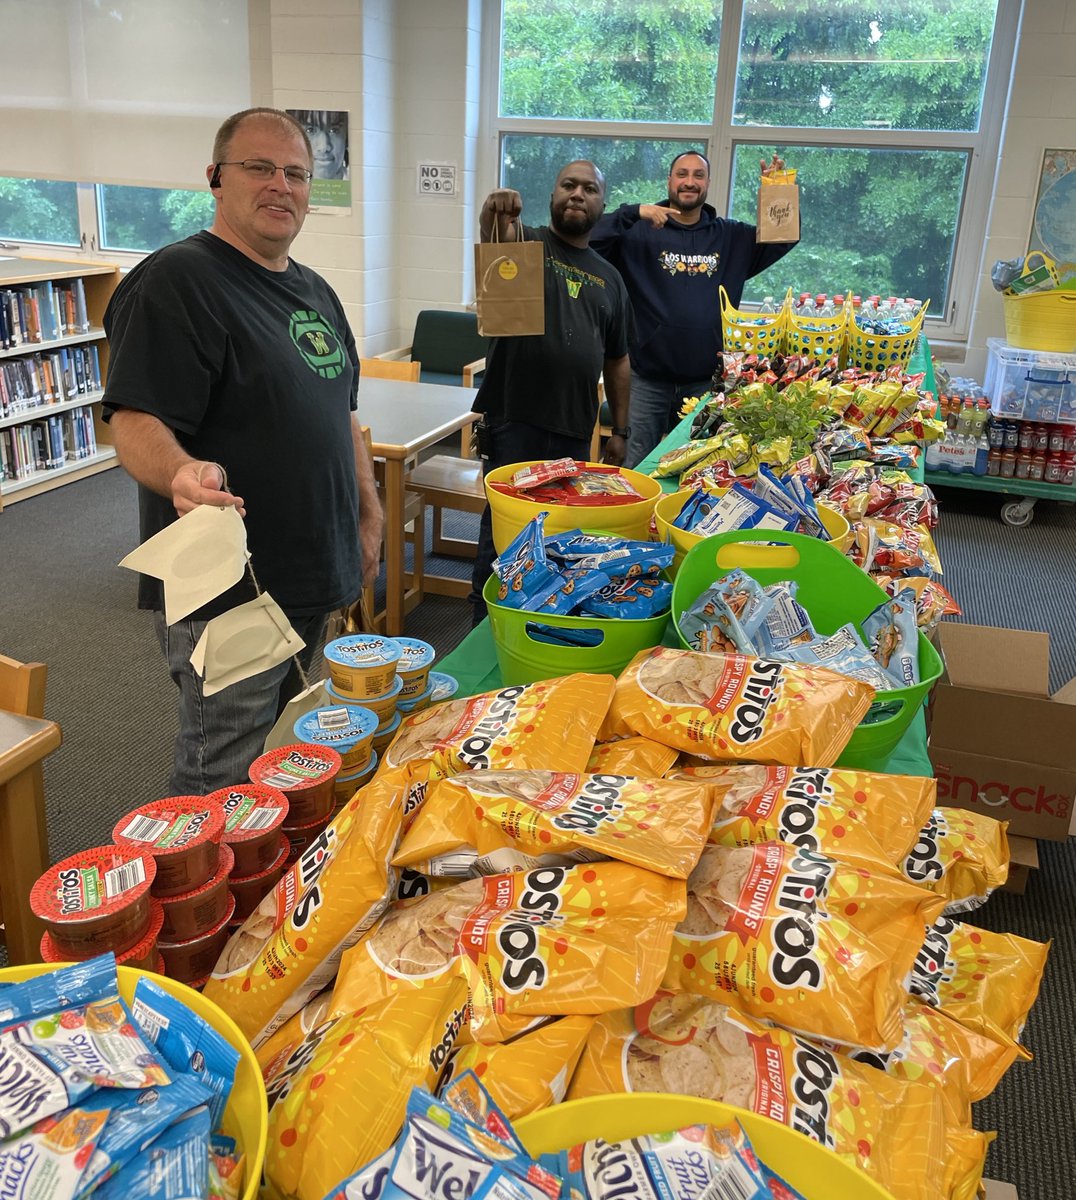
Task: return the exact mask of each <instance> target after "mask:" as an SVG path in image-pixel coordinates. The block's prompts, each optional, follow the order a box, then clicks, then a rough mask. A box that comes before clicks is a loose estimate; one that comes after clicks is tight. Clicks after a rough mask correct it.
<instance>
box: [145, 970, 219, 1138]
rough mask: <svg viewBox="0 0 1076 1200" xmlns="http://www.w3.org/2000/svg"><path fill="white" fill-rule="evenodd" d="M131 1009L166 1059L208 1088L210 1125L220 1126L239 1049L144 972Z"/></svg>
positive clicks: (176, 1068)
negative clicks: (210, 1097)
mask: <svg viewBox="0 0 1076 1200" xmlns="http://www.w3.org/2000/svg"><path fill="white" fill-rule="evenodd" d="M131 1010H132V1012H133V1014H134V1019H135V1020H136V1021H137V1022H138V1024H139V1026H140V1027H141V1028H142V1030H143V1031H144V1032H145V1034H146V1037H147V1038H148V1039H149V1040H150V1041H151V1042H152V1043H153V1044H154V1045H155V1046H156V1047H157V1049H158V1050H159V1051H160V1053H161V1054H162V1055H163V1057H164V1060H165V1062H167V1063H168V1065H169V1066H170V1067H171V1068H172V1069H173V1070H174V1071H178V1072H181V1073H182V1074H185V1075H193V1076H194V1077H195V1078H196V1079H197V1080H198V1082H199V1083H201V1084H203V1085H204V1086H205V1087H206V1088H208V1089H209V1092H210V1093H211V1096H212V1099H211V1100H210V1101H209V1111H210V1115H211V1117H212V1119H213V1129H214V1130H216V1129H219V1128H220V1123H221V1120H222V1118H223V1117H224V1109H225V1107H226V1106H227V1104H228V1097H229V1096H230V1095H231V1092H232V1087H233V1085H234V1084H235V1072H236V1070H237V1069H238V1067H239V1051H238V1050H236V1048H235V1047H234V1046H233V1045H232V1044H231V1042H229V1041H228V1040H227V1038H225V1037H224V1035H223V1034H221V1033H218V1031H217V1030H216V1029H214V1028H213V1026H212V1025H210V1024H209V1022H208V1021H207V1020H206V1019H205V1018H204V1017H200V1016H199V1015H198V1014H197V1013H196V1012H194V1011H192V1010H191V1009H189V1008H188V1007H187V1006H186V1005H185V1004H184V1003H183V1001H182V1000H177V999H176V997H175V996H173V995H172V994H171V993H170V992H166V991H165V990H164V988H162V987H161V986H160V985H159V984H156V983H154V982H153V981H152V980H151V979H149V978H148V977H146V976H143V977H142V978H141V979H139V981H138V984H137V986H136V987H135V993H134V999H133V1001H132V1003H131Z"/></svg>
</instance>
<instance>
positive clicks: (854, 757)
mask: <svg viewBox="0 0 1076 1200" xmlns="http://www.w3.org/2000/svg"><path fill="white" fill-rule="evenodd" d="M763 537H764V538H765V541H762V540H760V539H761V538H763ZM737 567H738V568H739V569H740V570H742V571H744V572H745V573H746V574H748V575H750V576H751V577H752V578H753V579H756V580H757V581H758V582H759V583H760V584H762V586H763V587H766V586H768V585H769V584H771V583H778V582H780V581H782V580H794V581H795V582H796V584H797V585H798V589H797V592H796V601H797V603H799V604H800V605H802V606H803V608H804V609H806V611H807V613H808V615H809V616H810V618H811V621H812V623H813V624H814V627H815V629H816V630H817V631H818V632H819V633H821V634H823V635H826V634H831V633H834V632H835V631H836V630H838V629H840V628H841V626H842V625H846V624H848V623H849V622H852V623H854V624H856V625H858V624H859V623H860V622H861V621H863V620H864V618H866V617H867V616H868V615H869V614H870V613H871V612H873V611H874V609H876V608H877V607H878V605H879V604H883V603H884V602H885V601H886V599H887V596H886V593H885V592H884V591H883V590H882V589H881V588H880V587H879V586H878V585H877V584H876V583H875V582H874V580H873V579H871V577H870V576H869V575H867V574H866V572H865V571H863V570H861V569H860V568H859V567H857V566H856V565H855V563H853V562H851V561H850V560H849V559H847V558H845V557H844V555H843V554H841V553H840V551H839V550H837V549H835V548H834V547H833V546H831V545H829V544H827V543H826V542H823V541H820V540H819V539H818V538H810V537H804V536H802V535H801V534H796V533H773V532H771V531H767V532H765V533H764V534H760V533H759V531H758V530H749V529H748V530H737V531H735V532H732V533H721V534H717V535H716V536H715V537H710V538H706V539H705V540H704V541H702V542H700V543H699V544H698V545H697V546H695V547H694V548H693V549H692V550H691V551H690V552H689V553H688V555H687V557H686V558H685V559H684V562H683V565H682V566H681V568H680V570H679V572H678V573H677V575H676V578H675V579H674V580H673V601H672V613H673V621H674V624H676V631H677V635H678V637H679V639H680V642H681V644H682V645H683V646H685V647H686V648H687V649H692V647H691V645H690V644H689V642H688V640H687V639H686V638H685V637H684V635H683V634H682V633H681V631H680V627H679V624H678V622H679V619H680V615H681V614H682V613H685V612H687V611H689V610H690V609H691V607H692V605H693V604H694V603H695V601H696V600H697V599H698V597H699V596H700V595H701V594H702V593H703V592H704V591H705V590H706V589H707V588H708V587H709V586H710V585H711V584H712V583H714V581H715V580H717V579H719V578H721V577H722V576H724V575H726V574H727V573H728V572H729V571H731V570H734V569H735V568H737ZM918 637H919V682H918V683H917V684H914V685H912V686H911V687H905V688H892V689H890V690H888V691H883V692H879V693H878V694H877V696H876V697H875V700H874V702H873V704H872V705H871V707H870V711H869V712H868V713H867V715H866V716H865V717H864V718H863V720H862V721H861V722H860V724H859V726H858V727H857V729H856V731H855V733H853V734H852V737H851V740H850V741H849V742H848V745H847V746H846V747H845V750H844V752H843V753H842V754H841V756H840V758H839V759H838V760H837V764H836V765H837V766H839V767H856V768H860V769H866V770H872V769H880V768H881V766H882V764H884V762H885V760H886V758H887V756H888V755H889V754H891V753H892V752H893V750H894V749H895V748H896V746H897V743H898V742H899V741H900V739H901V738H902V737H903V736H904V732H905V730H907V728H908V726H909V725H910V724H911V723H912V721H913V719H914V718H915V715H916V714H917V713H918V712H919V710H920V708H921V707H922V705H923V702H924V701H925V700H926V697H927V694H928V693H929V692H930V689H931V687H932V686H933V685H934V683H935V681H936V680H937V679H938V678H940V676H941V673H942V660H941V657H940V655H939V654H938V652H937V650H935V649H934V647H933V646H932V645H931V644H930V642H929V641H928V640H927V638H926V637H925V636H924V635H923V633H922V632H920V633H919V635H918Z"/></svg>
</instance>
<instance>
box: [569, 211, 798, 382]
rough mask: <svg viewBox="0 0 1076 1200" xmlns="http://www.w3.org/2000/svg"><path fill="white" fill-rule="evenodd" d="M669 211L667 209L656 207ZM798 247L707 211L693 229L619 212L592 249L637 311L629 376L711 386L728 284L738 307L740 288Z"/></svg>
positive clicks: (599, 231)
mask: <svg viewBox="0 0 1076 1200" xmlns="http://www.w3.org/2000/svg"><path fill="white" fill-rule="evenodd" d="M657 203H658V204H660V205H661V206H662V207H665V208H667V207H668V206H669V201H668V200H667V199H666V200H659V201H657ZM794 245H795V242H789V243H787V244H785V243H781V244H774V243H768V244H765V245H763V244H759V243H757V242H756V241H755V227H754V225H747V224H745V223H744V222H743V221H726V220H725V219H723V218H722V217H719V216H718V215H717V211H716V209H714V208H713V206H712V205H709V204H704V205H703V206H702V212H701V214H700V215H699V219H698V221H697V222H696V224H694V225H681V224H680V223H679V222H678V221H676V220H674V219H673V218H672V217H670V218H669V220H668V221H666V223H665V225H664V226H663V227H662V228H661V229H655V228H654V226H653V225H651V224H650V222H649V221H646V220H641V219H640V217H639V205H638V204H622V205H621V206H620V208H618V209H617V210H616V212H612V213H608V214H607V215H606V216H604V217H602V218H601V220H600V221H599V222H598V223H597V225H595V226H594V229H593V231H592V232H591V235H590V248H591V249H592V250H597V252H598V253H599V254H600V255H601V256H602V257H603V258H605V259H608V261H609V262H611V263H612V264H613V266H614V267H616V269H617V270H618V271H619V272H620V274H621V275H622V276H623V278H624V283H625V284H626V285H627V288H628V295H629V296H630V297H631V303H632V307H633V308H634V310H635V338H634V340H633V341H632V343H631V346H630V348H629V353H630V355H631V365H632V369H633V370H634V371H635V372H636V373H637V374H639V375H642V376H644V377H646V378H648V379H660V380H663V381H665V382H671V383H694V382H696V381H700V380H703V379H709V378H710V376H711V375H712V374H713V373H714V368H715V367H716V366H717V355H718V352H719V351H720V349H721V301H720V294H719V292H718V286H719V285H720V284H724V286H725V291H726V292H728V294H729V300H730V301H731V303H732V305H733V307H734V308H735V307H738V306H739V303H740V297H741V296H742V295H743V285H744V282H745V281H746V280H748V279H751V278H753V277H754V276H755V275H758V274H760V273H761V272H762V271H764V270H765V269H766V268H767V267H768V266H770V265H771V264H773V263H775V262H777V260H778V259H779V258H783V257H784V256H785V255H786V254H787V253H788V252H789V250H791V249H792V247H793V246H794Z"/></svg>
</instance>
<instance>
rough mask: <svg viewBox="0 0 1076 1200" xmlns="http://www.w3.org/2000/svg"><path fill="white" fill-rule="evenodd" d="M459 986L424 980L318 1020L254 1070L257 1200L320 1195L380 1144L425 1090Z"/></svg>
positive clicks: (448, 1041) (454, 1025) (462, 989)
mask: <svg viewBox="0 0 1076 1200" xmlns="http://www.w3.org/2000/svg"><path fill="white" fill-rule="evenodd" d="M466 1007H467V988H466V984H465V983H464V981H463V980H462V979H460V978H459V977H458V976H454V975H443V976H441V978H440V979H439V980H438V981H437V982H436V983H435V984H433V985H431V986H429V987H426V988H423V989H421V990H419V991H416V990H409V991H407V992H402V993H397V994H395V995H392V996H389V997H386V998H383V999H381V1000H377V1001H375V1002H373V1003H371V1004H370V1005H368V1006H364V1007H362V1008H360V1009H359V1010H357V1011H356V1012H354V1013H349V1014H347V1015H346V1016H342V1017H339V1018H337V1019H329V1020H326V1021H324V1022H323V1023H322V1024H321V1025H318V1026H317V1027H315V1028H314V1029H312V1030H311V1031H310V1032H309V1033H308V1034H307V1035H306V1036H305V1037H304V1038H302V1039H300V1040H299V1041H298V1042H297V1043H292V1044H290V1045H287V1046H282V1047H281V1049H280V1051H279V1052H278V1053H277V1055H276V1056H275V1057H274V1058H273V1060H272V1061H270V1062H268V1063H267V1064H266V1065H265V1066H264V1067H263V1071H262V1073H263V1075H264V1078H265V1088H266V1092H267V1093H268V1096H269V1141H268V1146H267V1148H266V1153H265V1179H266V1184H267V1187H266V1189H265V1190H263V1193H262V1195H263V1197H265V1198H266V1200H269V1198H273V1200H277V1198H279V1200H283V1198H284V1197H287V1198H289V1200H290V1198H292V1197H295V1198H297V1200H322V1197H323V1196H325V1195H326V1193H328V1192H329V1191H330V1190H331V1189H333V1188H334V1187H335V1186H336V1185H337V1184H338V1183H339V1182H340V1180H341V1179H344V1178H346V1177H347V1176H348V1175H351V1174H353V1173H354V1172H355V1171H357V1170H358V1169H359V1168H360V1167H361V1166H363V1164H365V1163H367V1162H369V1161H370V1159H372V1158H374V1157H375V1156H376V1155H378V1154H380V1153H381V1152H382V1151H384V1150H386V1149H387V1148H388V1147H389V1145H390V1144H391V1143H392V1141H393V1140H394V1139H395V1137H396V1134H397V1133H398V1132H399V1129H400V1125H401V1123H402V1122H403V1119H404V1113H405V1111H406V1108H407V1098H408V1095H409V1094H410V1091H411V1088H412V1087H413V1086H414V1085H416V1084H422V1085H425V1086H427V1087H429V1086H431V1085H432V1084H433V1083H434V1082H435V1080H436V1079H437V1076H438V1075H439V1074H440V1071H441V1069H442V1067H443V1066H444V1063H445V1060H446V1059H447V1057H448V1054H449V1052H450V1051H451V1049H452V1045H453V1042H454V1040H455V1035H456V1032H457V1031H458V1030H459V1028H460V1025H461V1023H462V1022H463V1021H464V1020H465V1012H466Z"/></svg>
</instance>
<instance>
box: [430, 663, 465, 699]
mask: <svg viewBox="0 0 1076 1200" xmlns="http://www.w3.org/2000/svg"><path fill="white" fill-rule="evenodd" d="M430 687H431V688H432V689H433V695H432V696H431V697H430V703H431V704H438V703H440V701H442V700H451V699H452V697H453V696H454V695H455V694H456V693H457V692H458V691H459V690H460V685H459V681H458V680H457V679H456V677H455V675H446V674H445V673H444V671H431V672H430Z"/></svg>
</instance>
